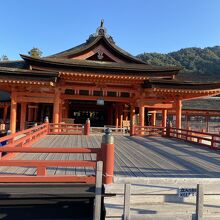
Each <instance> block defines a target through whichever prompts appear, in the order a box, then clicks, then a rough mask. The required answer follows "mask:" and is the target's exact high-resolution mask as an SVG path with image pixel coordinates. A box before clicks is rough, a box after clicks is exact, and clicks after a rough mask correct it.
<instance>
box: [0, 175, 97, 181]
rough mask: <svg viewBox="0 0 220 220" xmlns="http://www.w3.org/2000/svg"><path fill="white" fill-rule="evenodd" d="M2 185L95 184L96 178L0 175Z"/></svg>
mask: <svg viewBox="0 0 220 220" xmlns="http://www.w3.org/2000/svg"><path fill="white" fill-rule="evenodd" d="M0 183H95V176H69V175H66V176H21V175H0Z"/></svg>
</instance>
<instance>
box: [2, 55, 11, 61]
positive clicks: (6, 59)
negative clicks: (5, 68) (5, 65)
mask: <svg viewBox="0 0 220 220" xmlns="http://www.w3.org/2000/svg"><path fill="white" fill-rule="evenodd" d="M0 60H2V61H8V60H9V59H8V57H7V55H5V54H3V55H2V56H1V58H0Z"/></svg>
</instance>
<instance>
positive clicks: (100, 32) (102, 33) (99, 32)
mask: <svg viewBox="0 0 220 220" xmlns="http://www.w3.org/2000/svg"><path fill="white" fill-rule="evenodd" d="M96 36H106V37H107V30H106V28H105V27H104V19H102V20H101V23H100V26H99V27H98V28H97V29H96Z"/></svg>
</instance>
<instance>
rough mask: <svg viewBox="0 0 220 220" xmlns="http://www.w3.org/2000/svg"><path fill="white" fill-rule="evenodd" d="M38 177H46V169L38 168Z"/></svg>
mask: <svg viewBox="0 0 220 220" xmlns="http://www.w3.org/2000/svg"><path fill="white" fill-rule="evenodd" d="M37 176H46V167H37Z"/></svg>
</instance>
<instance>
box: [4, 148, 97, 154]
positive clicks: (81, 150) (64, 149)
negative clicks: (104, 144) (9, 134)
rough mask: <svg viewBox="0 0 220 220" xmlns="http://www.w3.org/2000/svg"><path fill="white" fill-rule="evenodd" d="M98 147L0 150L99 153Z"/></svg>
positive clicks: (6, 150)
mask: <svg viewBox="0 0 220 220" xmlns="http://www.w3.org/2000/svg"><path fill="white" fill-rule="evenodd" d="M99 151H100V148H84V147H81V148H62V147H56V148H51V147H33V148H18V147H1V148H0V152H16V153H99Z"/></svg>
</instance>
